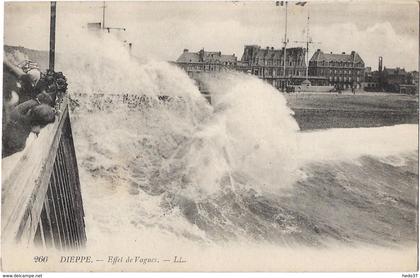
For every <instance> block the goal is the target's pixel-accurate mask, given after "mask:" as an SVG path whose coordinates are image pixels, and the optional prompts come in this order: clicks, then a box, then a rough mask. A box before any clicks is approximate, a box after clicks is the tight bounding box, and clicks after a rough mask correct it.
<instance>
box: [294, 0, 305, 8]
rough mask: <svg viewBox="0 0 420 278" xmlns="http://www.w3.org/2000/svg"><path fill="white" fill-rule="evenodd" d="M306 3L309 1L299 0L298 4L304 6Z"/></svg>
mask: <svg viewBox="0 0 420 278" xmlns="http://www.w3.org/2000/svg"><path fill="white" fill-rule="evenodd" d="M306 3H308V2H306V1H304V2H297V3H296V5H298V6H302V7H303V6H305V5H306Z"/></svg>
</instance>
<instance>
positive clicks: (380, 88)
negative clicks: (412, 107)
mask: <svg viewBox="0 0 420 278" xmlns="http://www.w3.org/2000/svg"><path fill="white" fill-rule="evenodd" d="M418 80H419V79H418V72H417V71H412V72H407V71H406V70H405V69H404V68H399V67H397V68H387V67H382V57H379V61H378V70H375V71H365V82H364V83H363V88H364V90H365V91H370V92H372V91H373V92H390V93H402V94H418V91H419V87H418V85H419V84H418Z"/></svg>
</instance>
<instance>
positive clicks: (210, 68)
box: [185, 64, 227, 72]
mask: <svg viewBox="0 0 420 278" xmlns="http://www.w3.org/2000/svg"><path fill="white" fill-rule="evenodd" d="M185 69H186V71H188V72H190V71H220V70H225V69H227V67H225V66H223V65H213V64H211V65H188V66H186V67H185Z"/></svg>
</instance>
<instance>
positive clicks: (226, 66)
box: [175, 49, 238, 77]
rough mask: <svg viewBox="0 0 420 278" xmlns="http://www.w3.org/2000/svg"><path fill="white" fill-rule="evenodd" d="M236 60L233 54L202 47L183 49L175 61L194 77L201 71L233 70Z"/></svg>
mask: <svg viewBox="0 0 420 278" xmlns="http://www.w3.org/2000/svg"><path fill="white" fill-rule="evenodd" d="M237 60H238V59H237V57H236V56H235V54H232V55H224V54H222V53H221V52H220V51H204V49H201V50H200V51H198V52H189V51H188V49H184V52H183V53H182V54H181V56H179V58H178V59H177V60H176V62H175V63H176V64H177V65H178V66H179V67H181V68H182V69H184V70H185V71H186V72H187V73H188V75H189V76H191V77H194V76H195V75H196V74H197V73H201V72H215V71H226V70H235V68H236V65H237V62H238V61H237Z"/></svg>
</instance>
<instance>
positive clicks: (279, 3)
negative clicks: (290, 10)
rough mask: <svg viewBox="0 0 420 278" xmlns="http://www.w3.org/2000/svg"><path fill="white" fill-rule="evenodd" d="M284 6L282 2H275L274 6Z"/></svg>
mask: <svg viewBox="0 0 420 278" xmlns="http://www.w3.org/2000/svg"><path fill="white" fill-rule="evenodd" d="M283 5H284V1H276V6H282V7H283Z"/></svg>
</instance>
